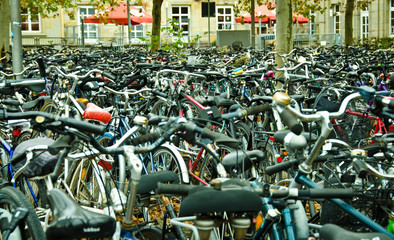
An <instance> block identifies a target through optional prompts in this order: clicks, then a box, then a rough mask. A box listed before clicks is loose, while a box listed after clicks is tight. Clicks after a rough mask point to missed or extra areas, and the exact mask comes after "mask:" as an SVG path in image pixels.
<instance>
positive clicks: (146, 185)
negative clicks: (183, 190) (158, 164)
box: [137, 171, 179, 194]
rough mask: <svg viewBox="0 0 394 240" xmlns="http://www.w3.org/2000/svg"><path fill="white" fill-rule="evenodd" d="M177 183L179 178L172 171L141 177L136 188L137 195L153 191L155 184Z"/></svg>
mask: <svg viewBox="0 0 394 240" xmlns="http://www.w3.org/2000/svg"><path fill="white" fill-rule="evenodd" d="M159 182H161V183H168V182H170V183H174V184H176V183H179V176H178V175H177V174H176V173H174V172H172V171H159V172H155V173H150V174H148V175H143V176H141V179H140V182H139V184H138V187H137V194H147V193H150V192H151V191H154V190H155V189H156V187H157V183H159Z"/></svg>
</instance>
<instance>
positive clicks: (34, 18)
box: [21, 9, 41, 32]
mask: <svg viewBox="0 0 394 240" xmlns="http://www.w3.org/2000/svg"><path fill="white" fill-rule="evenodd" d="M33 10H34V11H33V12H37V10H38V9H33ZM21 24H22V31H26V32H39V31H40V29H41V27H40V14H32V13H31V11H30V9H22V13H21Z"/></svg>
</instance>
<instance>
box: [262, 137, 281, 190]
mask: <svg viewBox="0 0 394 240" xmlns="http://www.w3.org/2000/svg"><path fill="white" fill-rule="evenodd" d="M256 149H259V150H262V151H263V152H264V153H265V157H266V159H265V161H261V162H259V163H258V172H259V174H260V176H262V177H263V179H262V180H263V181H264V182H266V183H275V182H277V181H280V180H282V172H279V173H277V174H273V175H271V176H268V175H267V174H264V170H265V168H266V167H268V166H272V165H275V163H276V162H277V158H278V156H279V151H278V149H277V147H276V146H275V145H274V144H273V143H272V142H271V140H266V141H264V142H259V143H258V144H257V146H256Z"/></svg>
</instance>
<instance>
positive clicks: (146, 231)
mask: <svg viewBox="0 0 394 240" xmlns="http://www.w3.org/2000/svg"><path fill="white" fill-rule="evenodd" d="M134 237H136V238H137V239H141V240H156V239H162V231H161V229H160V228H159V227H157V226H153V225H150V226H145V227H143V228H141V229H138V230H137V231H135V232H134ZM166 239H167V238H166Z"/></svg>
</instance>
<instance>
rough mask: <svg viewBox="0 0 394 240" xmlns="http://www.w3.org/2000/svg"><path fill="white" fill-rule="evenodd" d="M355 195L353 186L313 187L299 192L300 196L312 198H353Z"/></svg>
mask: <svg viewBox="0 0 394 240" xmlns="http://www.w3.org/2000/svg"><path fill="white" fill-rule="evenodd" d="M353 195H354V192H353V189H351V188H323V189H317V188H311V189H308V190H300V191H299V192H298V196H299V197H310V198H352V197H353Z"/></svg>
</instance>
